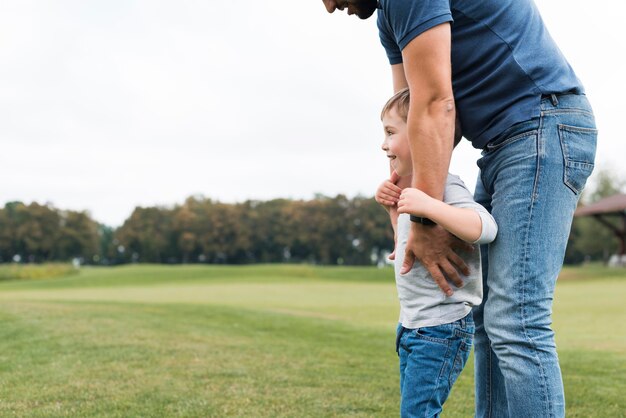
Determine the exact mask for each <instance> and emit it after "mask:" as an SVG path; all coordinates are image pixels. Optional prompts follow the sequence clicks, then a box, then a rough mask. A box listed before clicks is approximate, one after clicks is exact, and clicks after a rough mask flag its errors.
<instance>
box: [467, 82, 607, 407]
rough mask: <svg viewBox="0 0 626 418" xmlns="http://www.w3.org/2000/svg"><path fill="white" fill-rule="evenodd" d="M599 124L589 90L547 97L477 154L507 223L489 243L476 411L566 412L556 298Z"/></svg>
mask: <svg viewBox="0 0 626 418" xmlns="http://www.w3.org/2000/svg"><path fill="white" fill-rule="evenodd" d="M596 137H597V131H596V129H595V122H594V117H593V113H592V110H591V107H590V105H589V103H588V101H587V99H586V97H585V96H584V95H575V94H566V95H553V96H549V97H547V98H544V99H542V101H541V116H540V117H539V118H537V119H533V120H530V121H528V122H524V123H521V124H517V125H515V126H513V127H512V128H510V129H509V130H508V131H507V132H505V133H504V134H503V135H501V136H500V137H499V138H498V139H496V140H495V141H493V142H492V143H490V145H488V146H487V147H486V148H485V150H484V151H483V154H482V158H481V159H479V160H478V166H479V167H480V169H481V172H480V175H479V179H478V182H477V185H476V192H475V199H476V201H477V202H479V203H481V204H482V205H484V206H485V207H486V208H487V209H488V210H489V211H490V212H491V213H492V215H493V217H494V218H495V220H496V222H497V223H498V236H497V238H496V240H495V241H494V242H492V243H491V244H489V245H486V246H482V247H481V250H482V257H483V283H484V296H483V298H484V299H483V304H482V305H480V306H479V307H476V308H474V320H475V322H476V336H475V353H476V354H475V359H476V362H475V377H476V416H477V417H494V418H505V417H515V418H516V417H563V416H565V399H564V395H563V382H562V379H561V370H560V368H559V361H558V357H557V353H556V345H555V342H554V332H553V331H552V329H551V327H550V325H551V322H552V321H551V314H552V300H553V295H554V287H555V284H556V279H557V276H558V274H559V271H560V270H561V266H562V263H563V257H564V254H565V247H566V244H567V239H568V236H569V231H570V227H571V222H572V217H573V214H574V210H575V209H576V205H577V202H578V198H579V197H580V193H581V191H582V189H583V187H584V185H585V182H586V180H587V177H589V175H590V174H591V171H592V170H593V163H594V157H595V150H596Z"/></svg>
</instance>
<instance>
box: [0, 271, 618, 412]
mask: <svg viewBox="0 0 626 418" xmlns="http://www.w3.org/2000/svg"><path fill="white" fill-rule="evenodd" d="M625 296H626V271H623V270H622V271H619V270H608V269H604V268H601V267H587V268H580V269H566V270H565V271H564V273H563V275H562V278H561V280H560V281H559V285H558V286H557V294H556V299H555V307H554V327H555V329H556V330H557V344H558V347H559V355H560V358H561V365H562V369H563V374H564V381H565V389H566V397H567V403H568V417H624V416H626V413H625V411H626V403H625V401H624V393H625V392H626V326H625V325H624V323H625V319H626V304H625V303H624V299H625V298H624V297H625ZM397 314H398V308H397V299H396V295H395V285H394V283H393V274H392V271H391V270H390V269H375V268H350V267H343V268H331V267H310V266H291V265H283V266H270V265H260V266H245V267H214V266H177V267H167V266H126V267H117V268H83V269H82V270H81V272H80V273H79V274H74V275H70V276H67V277H58V278H54V279H50V280H45V279H38V280H3V281H0V416H20V417H21V416H23V417H92V416H101V417H158V416H168V417H169V416H172V417H342V416H350V417H396V416H398V388H397V387H398V376H397V357H396V354H395V351H394V331H395V323H396V319H397ZM472 374H473V366H472V364H471V363H470V364H469V365H468V367H467V368H466V370H465V371H464V372H463V374H462V375H461V377H460V379H459V381H458V383H457V385H456V386H455V388H454V390H453V393H452V395H451V398H450V400H449V401H448V403H447V404H446V407H445V410H444V414H443V416H444V417H470V416H472V414H473V377H472Z"/></svg>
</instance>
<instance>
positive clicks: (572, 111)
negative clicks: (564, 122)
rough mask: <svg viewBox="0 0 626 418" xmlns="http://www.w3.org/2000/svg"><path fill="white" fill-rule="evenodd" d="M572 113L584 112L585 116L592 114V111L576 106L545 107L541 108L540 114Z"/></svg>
mask: <svg viewBox="0 0 626 418" xmlns="http://www.w3.org/2000/svg"><path fill="white" fill-rule="evenodd" d="M572 113H579V114H584V115H587V116H593V113H592V112H590V111H588V110H585V109H577V108H564V109H547V110H542V111H541V114H542V115H567V114H572Z"/></svg>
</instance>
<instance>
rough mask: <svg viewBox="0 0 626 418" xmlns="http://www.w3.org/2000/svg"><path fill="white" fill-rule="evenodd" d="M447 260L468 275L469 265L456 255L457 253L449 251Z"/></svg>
mask: <svg viewBox="0 0 626 418" xmlns="http://www.w3.org/2000/svg"><path fill="white" fill-rule="evenodd" d="M448 260H449V261H450V263H452V265H453V266H454V267H456V268H457V270H459V271H461V273H463V274H464V275H465V276H469V274H470V269H469V266H468V265H467V263H466V262H465V261H463V259H462V258H461V257H459V256H458V254H457V253H455V252H454V251H450V253H449V254H448Z"/></svg>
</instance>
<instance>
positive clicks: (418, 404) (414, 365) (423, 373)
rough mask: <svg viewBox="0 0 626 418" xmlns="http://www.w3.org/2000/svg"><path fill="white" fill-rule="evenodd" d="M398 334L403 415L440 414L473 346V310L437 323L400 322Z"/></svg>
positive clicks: (404, 416) (425, 415) (401, 413)
mask: <svg viewBox="0 0 626 418" xmlns="http://www.w3.org/2000/svg"><path fill="white" fill-rule="evenodd" d="M396 335H397V338H396V349H397V351H398V355H399V356H400V396H401V401H400V415H401V416H402V417H403V418H408V417H420V418H422V417H438V416H439V414H440V413H441V409H442V406H443V403H444V402H445V401H446V399H447V398H448V395H449V394H450V389H451V388H452V385H453V384H454V381H455V380H456V378H457V377H458V376H459V374H460V373H461V370H463V367H464V366H465V362H466V361H467V358H468V357H469V353H470V350H471V348H472V340H473V338H474V320H473V319H472V313H471V312H470V313H469V314H468V315H467V316H466V317H465V318H462V319H459V320H458V321H455V322H452V323H449V324H443V325H437V326H433V327H423V328H417V329H408V328H404V327H403V326H402V325H398V330H397V334H396Z"/></svg>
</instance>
